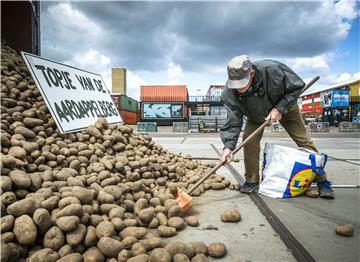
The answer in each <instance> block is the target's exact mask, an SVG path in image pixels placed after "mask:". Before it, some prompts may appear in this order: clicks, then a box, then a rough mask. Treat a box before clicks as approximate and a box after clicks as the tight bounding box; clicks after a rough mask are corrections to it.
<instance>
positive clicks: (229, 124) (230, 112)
mask: <svg viewBox="0 0 360 262" xmlns="http://www.w3.org/2000/svg"><path fill="white" fill-rule="evenodd" d="M253 69H254V70H255V77H254V79H253V82H252V85H251V87H250V88H249V89H248V91H247V92H246V93H245V94H240V93H238V92H237V91H236V90H233V89H229V88H228V87H227V86H226V87H225V89H224V91H223V92H222V94H221V101H222V103H223V104H224V106H225V107H226V109H227V121H226V123H225V124H224V126H223V127H222V128H221V129H220V137H221V140H222V142H223V143H224V147H226V148H230V149H234V148H235V147H236V143H237V141H238V138H239V134H240V131H241V127H242V122H243V116H244V115H245V116H247V118H248V120H250V121H252V122H255V123H262V122H264V121H265V118H266V116H267V115H268V114H269V113H270V111H271V109H273V108H277V109H278V110H279V111H280V112H281V113H283V114H286V113H287V110H288V109H289V108H290V107H291V106H292V105H294V104H295V103H296V100H297V98H298V97H299V95H300V93H301V90H302V89H303V87H304V86H305V83H304V81H302V80H301V78H300V77H299V76H298V75H296V74H295V73H294V71H292V70H291V69H290V68H289V67H288V66H286V65H284V64H282V63H280V62H277V61H272V60H261V61H257V62H253Z"/></svg>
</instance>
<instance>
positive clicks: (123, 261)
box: [84, 249, 131, 262]
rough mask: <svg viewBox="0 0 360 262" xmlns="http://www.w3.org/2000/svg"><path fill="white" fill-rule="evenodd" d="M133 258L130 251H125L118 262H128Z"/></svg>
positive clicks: (120, 253)
mask: <svg viewBox="0 0 360 262" xmlns="http://www.w3.org/2000/svg"><path fill="white" fill-rule="evenodd" d="M130 257H131V252H130V251H129V250H126V249H123V250H121V251H120V252H119V255H118V261H119V262H126V261H128V259H129V258H130ZM84 262H85V261H84Z"/></svg>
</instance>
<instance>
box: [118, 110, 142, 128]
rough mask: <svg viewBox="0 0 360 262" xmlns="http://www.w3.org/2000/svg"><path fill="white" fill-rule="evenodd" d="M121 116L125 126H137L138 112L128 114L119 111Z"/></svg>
mask: <svg viewBox="0 0 360 262" xmlns="http://www.w3.org/2000/svg"><path fill="white" fill-rule="evenodd" d="M119 112H120V116H121V118H122V120H123V121H124V123H125V124H127V125H136V124H137V122H138V113H137V112H128V111H124V110H119Z"/></svg>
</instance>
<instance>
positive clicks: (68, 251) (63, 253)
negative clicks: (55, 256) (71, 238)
mask: <svg viewBox="0 0 360 262" xmlns="http://www.w3.org/2000/svg"><path fill="white" fill-rule="evenodd" d="M73 252H74V251H73V248H72V246H70V245H64V246H62V247H61V248H60V249H59V251H58V253H59V255H60V257H64V256H67V255H69V254H71V253H73Z"/></svg>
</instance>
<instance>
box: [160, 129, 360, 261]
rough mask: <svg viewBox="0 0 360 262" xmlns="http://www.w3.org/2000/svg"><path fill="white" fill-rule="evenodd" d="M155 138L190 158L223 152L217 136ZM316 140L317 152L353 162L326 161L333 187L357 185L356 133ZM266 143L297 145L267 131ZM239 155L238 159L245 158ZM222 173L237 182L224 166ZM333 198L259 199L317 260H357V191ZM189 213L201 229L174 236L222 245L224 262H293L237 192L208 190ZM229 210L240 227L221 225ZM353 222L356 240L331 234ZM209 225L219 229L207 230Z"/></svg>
mask: <svg viewBox="0 0 360 262" xmlns="http://www.w3.org/2000/svg"><path fill="white" fill-rule="evenodd" d="M153 137H154V140H155V141H156V142H157V143H160V144H162V145H163V146H165V148H167V149H169V150H171V151H173V152H177V153H182V154H191V155H192V156H207V157H217V153H216V152H215V150H214V149H213V147H212V146H211V144H213V145H214V146H215V147H216V148H217V149H219V150H221V149H222V143H221V141H220V139H219V136H218V134H206V135H196V134H195V135H193V134H190V135H189V134H187V135H186V134H179V135H177V136H174V134H171V135H169V134H168V133H156V134H153ZM314 137H315V138H314V141H315V144H316V145H317V147H318V148H319V150H320V151H322V152H324V153H327V154H328V155H329V156H334V157H336V158H341V159H351V161H352V162H353V163H349V162H344V161H337V160H333V159H330V160H329V161H328V164H327V172H328V174H329V177H330V179H331V180H332V181H333V182H334V184H337V185H354V184H359V183H360V182H359V178H360V172H359V171H360V170H359V167H360V166H359V165H356V164H360V150H359V149H360V141H359V133H357V134H354V133H351V134H346V133H333V134H331V133H330V134H329V133H327V134H316V135H315V136H314ZM265 142H271V143H275V144H280V145H286V146H292V147H295V145H294V143H293V142H292V141H291V139H290V138H289V137H288V136H287V135H286V134H284V133H282V134H279V133H277V134H274V133H270V132H268V131H267V132H265V136H264V139H263V141H262V146H263V145H264V143H265ZM238 157H239V158H240V159H241V160H242V159H243V154H242V152H240V153H239V154H238ZM233 166H234V167H235V168H236V170H237V171H238V172H239V173H240V174H243V164H242V161H240V163H234V164H233ZM218 173H220V174H223V175H225V176H226V177H228V178H230V179H231V180H232V181H233V182H236V180H235V179H234V178H233V176H232V175H231V174H230V173H229V171H228V170H227V169H226V168H221V169H220V170H219V172H218ZM335 192H336V199H335V200H324V199H310V198H307V197H297V198H293V199H271V198H268V197H262V198H263V199H264V200H265V202H266V203H267V204H268V205H269V207H270V208H271V209H272V211H273V212H274V213H275V214H276V215H277V216H278V217H279V218H280V220H281V221H282V222H283V223H284V224H285V226H286V227H287V228H288V229H289V230H290V231H291V232H292V233H293V234H294V235H295V237H296V238H297V239H298V240H299V241H300V243H301V244H302V245H303V246H304V247H305V248H306V249H307V250H308V251H309V252H310V254H311V255H312V256H313V257H314V258H315V259H316V260H317V261H359V260H360V256H359V246H360V241H359V234H360V232H359V231H360V230H359V226H360V225H359V224H360V219H359V218H360V213H359V204H360V189H359V188H356V189H335ZM193 204H194V205H193V208H192V210H191V211H190V212H193V213H195V214H197V216H198V218H199V220H200V224H201V225H200V227H199V228H190V227H188V228H186V229H185V230H184V231H183V232H181V233H180V234H178V236H176V238H179V239H182V240H184V241H195V240H201V241H204V242H205V243H207V244H209V243H211V242H215V241H221V242H224V243H225V244H226V245H227V246H228V249H229V255H228V257H226V258H225V259H224V260H223V261H234V262H235V261H294V258H293V257H292V255H291V252H290V251H289V250H287V248H286V246H285V244H284V243H283V242H282V241H281V239H280V238H279V237H278V235H277V234H276V233H275V232H274V230H273V229H272V228H271V226H270V225H269V223H268V222H267V221H266V219H265V218H264V216H263V215H262V214H261V213H260V212H259V211H258V209H257V207H256V206H255V205H254V204H253V202H252V201H251V200H250V198H249V197H248V196H246V195H242V194H240V193H239V192H236V191H230V190H225V191H207V192H206V193H205V194H204V195H202V196H201V197H198V198H196V199H195V201H194V202H193ZM227 207H237V208H238V209H239V210H240V211H241V214H242V217H243V221H242V222H240V223H238V224H225V223H222V222H221V221H220V218H219V212H220V211H222V210H225V209H226V208H227ZM347 223H351V224H353V225H354V227H355V233H354V236H353V237H351V238H344V237H341V236H338V235H336V234H335V233H334V229H335V227H336V226H337V225H341V224H347ZM209 225H211V226H214V227H217V228H218V230H207V229H205V228H206V227H208V226H209Z"/></svg>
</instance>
